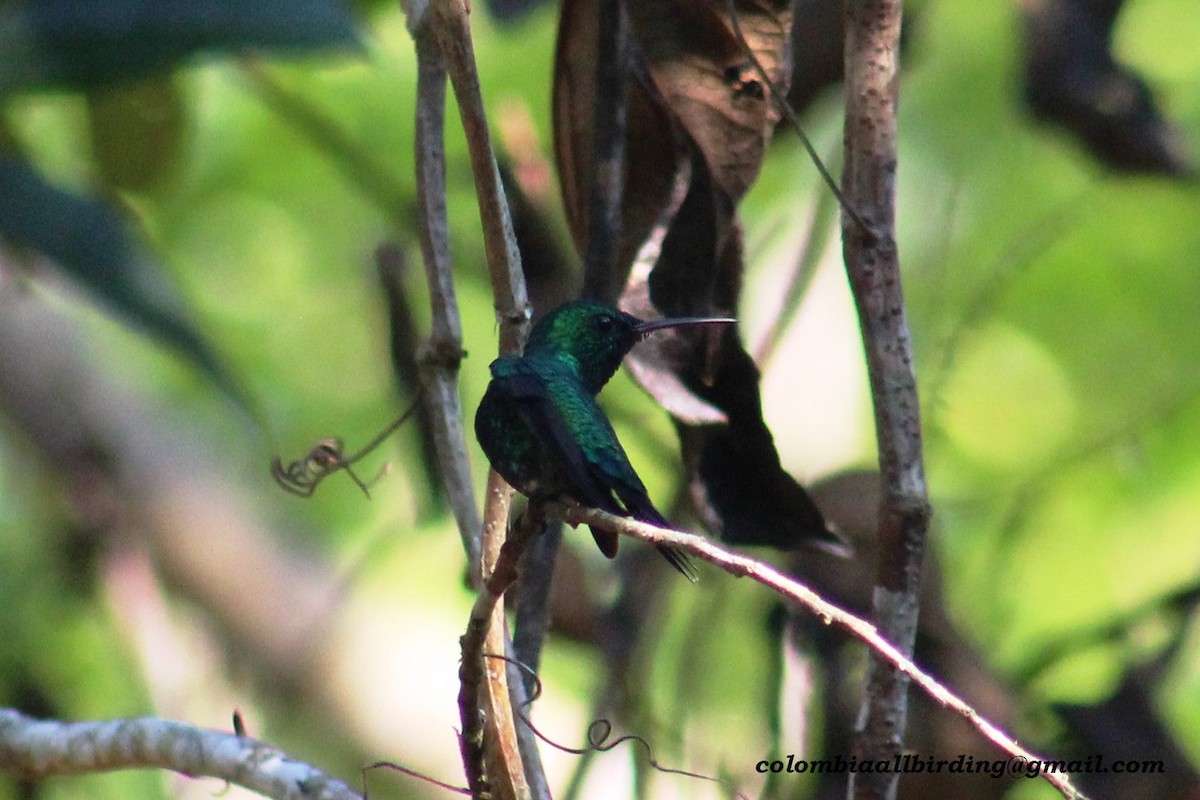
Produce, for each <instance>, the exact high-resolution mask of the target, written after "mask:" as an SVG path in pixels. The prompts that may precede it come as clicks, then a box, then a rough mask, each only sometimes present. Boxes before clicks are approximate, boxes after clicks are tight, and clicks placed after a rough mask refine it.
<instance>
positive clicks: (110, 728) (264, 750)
mask: <svg viewBox="0 0 1200 800" xmlns="http://www.w3.org/2000/svg"><path fill="white" fill-rule="evenodd" d="M148 767H161V768H164V769H170V770H173V771H175V772H179V773H181V774H183V775H187V776H188V777H211V778H220V779H221V780H224V781H228V782H229V783H235V784H237V785H239V786H244V787H246V788H247V789H250V790H252V791H255V792H258V793H259V794H262V795H266V796H267V797H273V798H276V799H277V800H361V798H362V796H361V795H360V794H359V793H358V792H356V791H354V790H353V789H351V788H350V787H349V786H347V785H346V784H345V783H342V782H341V781H339V780H336V779H334V778H331V777H329V776H328V775H326V774H325V773H323V772H321V771H320V770H319V769H317V768H316V767H313V766H310V765H308V764H305V763H303V762H301V761H297V760H295V759H293V758H291V757H290V756H288V755H287V754H286V753H283V752H281V751H279V750H276V749H275V748H273V747H268V746H267V745H265V744H263V743H262V742H258V741H255V740H254V739H249V738H246V737H244V736H238V735H236V734H233V733H224V732H222V731H214V730H205V729H203V728H197V727H195V726H193V725H188V724H186V723H182V722H167V721H165V720H161V719H155V718H153V717H144V718H141V719H118V720H111V721H106V722H74V723H71V722H56V721H48V720H38V719H33V718H32V717H27V716H25V715H24V714H22V713H20V712H18V711H13V710H8V709H4V710H0V770H6V771H8V772H12V773H15V774H17V775H20V776H21V777H23V778H28V779H37V778H45V777H48V776H52V775H77V774H80V773H89V772H103V771H107V770H116V769H145V768H148Z"/></svg>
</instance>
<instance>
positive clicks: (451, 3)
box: [430, 0, 529, 353]
mask: <svg viewBox="0 0 1200 800" xmlns="http://www.w3.org/2000/svg"><path fill="white" fill-rule="evenodd" d="M430 12H431V13H432V14H433V15H434V17H435V18H436V24H435V25H434V32H435V34H436V35H437V40H438V44H439V45H440V46H441V50H442V57H443V59H445V64H446V67H447V70H448V71H449V74H450V82H451V83H452V84H453V85H454V95H455V98H456V99H457V100H458V110H459V115H460V117H461V119H462V126H463V131H464V133H466V136H467V150H468V151H469V154H470V158H471V171H472V173H473V174H474V175H475V192H476V194H477V195H478V197H479V215H480V218H481V221H482V222H483V243H484V247H485V249H486V252H487V261H488V272H489V275H490V276H491V281H492V294H493V296H494V298H495V303H496V313H497V315H498V317H499V320H500V352H501V353H519V352H520V350H521V347H522V346H523V345H524V343H525V335H526V334H527V333H528V327H529V300H528V296H527V294H526V291H525V276H524V275H523V274H522V272H521V254H520V253H519V252H518V250H517V239H516V236H515V235H514V234H513V226H512V219H511V217H510V216H509V213H508V202H507V201H506V200H505V197H504V187H503V185H502V184H501V182H500V169H499V168H498V167H497V165H496V157H495V154H494V153H493V151H492V137H491V133H490V132H489V131H488V124H487V115H486V114H485V113H484V110H483V95H482V94H481V93H480V90H479V74H478V73H477V72H476V70H475V48H474V45H473V44H472V40H471V26H470V21H469V19H468V18H467V10H466V8H464V6H463V2H462V0H437V2H436V3H435V4H434V5H433V6H432V8H430Z"/></svg>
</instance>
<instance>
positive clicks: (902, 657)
mask: <svg viewBox="0 0 1200 800" xmlns="http://www.w3.org/2000/svg"><path fill="white" fill-rule="evenodd" d="M545 510H546V513H547V514H548V515H550V516H553V517H557V518H559V519H561V520H563V521H564V522H566V523H567V524H568V525H572V526H575V525H580V524H586V525H595V526H596V527H598V528H603V529H604V530H608V531H613V532H615V533H619V534H624V535H626V536H632V537H633V538H635V539H641V540H642V541H643V542H649V543H650V544H654V545H669V546H671V547H673V548H676V549H678V550H680V551H681V552H685V553H687V554H689V555H693V556H695V557H697V558H700V559H703V560H705V561H707V562H709V563H710V564H715V565H716V566H718V567H720V568H721V569H723V570H724V571H726V572H728V573H729V574H730V575H733V576H734V577H736V578H743V577H745V578H750V579H751V580H753V581H755V582H757V583H761V584H762V585H763V586H766V587H768V588H770V589H774V590H775V591H776V592H778V593H779V594H781V595H783V596H784V597H786V598H788V599H789V600H792V601H795V602H797V603H799V604H800V605H802V606H804V607H805V608H807V609H808V610H809V611H811V612H813V613H814V614H816V615H817V616H818V617H820V619H821V621H822V622H824V623H825V624H827V625H837V626H839V627H841V628H844V629H845V630H846V631H848V632H849V633H850V634H852V635H853V636H854V637H855V638H857V639H859V640H860V641H862V642H864V643H865V644H866V645H867V646H868V647H869V648H870V649H871V653H872V654H873V655H874V656H875V657H876V658H878V659H879V660H881V661H882V662H884V663H886V664H887V665H888V666H889V667H891V668H892V669H894V670H895V671H897V672H899V673H901V674H903V675H905V676H906V677H907V678H910V679H911V680H912V682H913V683H915V684H917V686H919V687H920V688H921V689H923V690H924V691H925V692H926V693H927V694H928V695H929V696H930V697H932V698H933V699H934V700H936V701H938V702H939V703H941V704H942V705H943V706H945V707H946V708H949V709H950V710H952V711H955V712H957V713H958V714H961V715H962V716H963V717H965V718H966V719H967V721H968V722H969V723H971V725H972V726H973V727H974V728H975V729H976V730H977V731H979V732H980V733H981V734H983V735H984V736H985V737H986V738H987V739H988V741H990V742H992V743H993V744H995V745H996V746H997V747H999V748H1000V749H1001V750H1003V751H1004V752H1006V753H1008V754H1009V755H1010V756H1011V757H1012V758H1013V759H1019V760H1021V761H1023V762H1024V763H1029V762H1034V761H1037V762H1041V761H1043V760H1044V759H1042V758H1041V757H1040V756H1038V755H1035V754H1034V753H1032V752H1030V751H1029V750H1026V749H1025V748H1023V747H1021V745H1019V744H1017V741H1016V740H1015V739H1013V738H1012V737H1011V736H1009V735H1008V734H1007V733H1005V732H1004V731H1003V730H1001V729H1000V728H999V726H997V725H995V724H994V723H992V722H991V721H989V720H987V719H986V718H984V717H983V716H981V715H980V713H979V712H978V711H976V710H975V709H974V708H972V707H971V705H970V704H969V703H967V701H966V700H963V699H962V698H961V697H959V696H958V695H957V694H955V693H954V692H953V691H952V690H951V689H950V688H948V687H946V686H944V685H943V684H941V683H940V682H938V680H937V679H936V678H934V677H933V676H932V675H930V674H928V673H927V672H924V671H923V670H922V669H921V668H920V667H918V666H917V665H916V664H915V663H913V661H912V658H911V657H910V656H908V655H907V654H905V653H904V652H902V651H901V650H900V649H899V648H898V647H896V646H895V645H894V644H892V643H891V642H890V641H888V639H887V638H885V637H884V636H883V634H882V633H881V632H880V630H879V629H878V628H876V627H875V626H874V625H872V624H871V623H870V622H868V621H867V620H865V619H862V618H861V617H856V616H855V615H854V614H851V613H850V612H849V611H846V610H845V609H843V608H841V607H839V606H836V605H834V604H833V603H831V602H829V601H828V600H826V599H825V598H823V597H821V595H819V594H817V593H816V592H814V591H813V590H812V589H810V588H809V587H807V586H805V585H804V584H802V583H800V582H799V581H797V580H795V579H794V578H790V577H788V576H787V575H784V574H783V573H782V572H780V571H779V570H777V569H775V568H774V567H772V566H770V565H769V564H765V563H763V562H761V561H756V560H754V559H752V558H749V557H748V556H743V555H739V554H738V553H734V552H732V551H729V550H726V549H725V548H723V547H721V546H719V545H716V544H714V543H713V542H711V541H710V540H708V539H705V538H704V537H702V536H697V535H695V534H691V533H683V532H681V531H675V530H671V529H669V528H658V527H655V526H654V525H650V524H647V523H645V522H638V521H637V520H634V519H630V518H628V517H618V516H615V515H613V514H609V513H608V512H605V511H600V510H597V509H594V508H584V507H582V506H577V505H569V504H566V503H562V502H552V503H546V505H545ZM888 760H889V761H890V760H891V759H890V758H889V759H888ZM1041 774H1042V777H1044V778H1045V779H1046V780H1047V781H1048V782H1049V783H1050V784H1051V785H1052V786H1054V788H1056V789H1058V791H1059V792H1061V793H1062V795H1063V796H1064V797H1066V798H1068V800H1087V798H1086V796H1085V795H1084V794H1083V793H1082V792H1080V791H1079V790H1078V789H1076V788H1075V786H1074V785H1073V784H1072V783H1071V780H1070V778H1068V777H1067V776H1066V775H1065V774H1060V773H1054V772H1049V771H1043V772H1042V773H1041Z"/></svg>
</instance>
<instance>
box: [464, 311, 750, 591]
mask: <svg viewBox="0 0 1200 800" xmlns="http://www.w3.org/2000/svg"><path fill="white" fill-rule="evenodd" d="M732 321H733V320H729V319H723V318H722V319H717V318H699V319H676V320H661V321H656V322H643V321H642V320H639V319H637V318H636V317H633V316H630V315H629V314H625V313H623V312H621V311H618V310H617V309H615V308H612V307H611V306H608V305H604V304H602V303H595V302H589V301H577V302H574V303H568V304H567V305H564V306H560V307H559V308H557V309H555V310H554V311H551V312H550V313H549V314H547V315H546V316H545V317H543V318H542V320H541V321H539V322H538V324H537V325H536V326H534V329H533V331H532V332H531V334H530V336H529V342H528V344H527V345H526V347H525V354H524V355H523V356H520V357H517V356H502V357H501V358H498V359H496V360H495V361H493V362H492V366H491V371H492V381H491V383H490V384H489V385H488V388H487V392H486V393H485V394H484V396H483V400H482V401H481V402H480V404H479V411H478V412H477V413H476V415H475V435H476V436H477V437H478V439H479V444H480V446H481V447H483V451H484V453H485V454H486V455H487V457H488V460H489V461H491V463H492V466H493V467H494V468H495V469H496V471H497V472H499V473H500V475H501V476H503V477H504V479H505V480H506V481H508V483H509V484H510V485H511V486H512V487H513V488H514V489H516V490H517V491H519V492H521V493H522V494H524V495H527V496H529V497H531V498H551V497H557V496H559V495H563V494H566V495H569V496H571V497H573V498H574V499H575V500H577V501H578V502H580V503H583V504H584V505H587V506H591V507H593V508H599V509H602V510H604V511H608V512H610V513H614V514H621V515H626V516H632V517H634V518H635V519H638V520H641V521H643V522H649V523H652V524H655V525H660V526H664V527H669V523H668V522H667V520H666V518H665V517H664V516H663V515H662V514H661V513H659V511H658V509H656V508H655V507H654V504H653V503H652V502H651V501H650V497H649V495H648V494H647V492H646V487H645V485H643V484H642V480H641V478H639V477H638V474H637V472H636V471H634V469H633V466H632V465H631V464H630V463H629V457H628V456H627V455H626V454H625V450H624V448H623V447H621V443H620V442H619V441H618V440H617V434H616V432H615V431H614V430H613V427H612V424H611V423H609V421H608V417H607V416H606V415H605V414H604V411H603V410H602V409H601V408H600V405H599V403H597V402H596V395H597V394H598V393H599V391H600V390H601V389H602V388H603V387H604V384H606V383H608V381H609V379H610V378H611V377H612V376H613V375H614V374H615V373H616V371H617V369H618V368H619V367H620V366H621V361H622V359H624V358H625V355H626V354H627V353H628V352H629V351H630V349H631V348H632V347H633V345H634V344H636V343H637V342H638V341H639V340H641V339H642V338H644V337H645V336H646V335H647V334H649V333H650V332H652V331H655V330H659V329H660V328H666V327H673V326H677V325H696V324H712V323H728V322H732ZM592 536H593V537H594V538H595V539H596V544H597V545H599V547H600V550H601V552H603V553H604V554H605V555H606V556H608V557H609V558H612V557H613V556H615V555H616V553H617V536H616V534H614V533H611V532H609V531H602V530H598V529H596V528H593V529H592ZM659 549H660V550H661V551H662V552H663V555H664V556H666V558H667V560H668V561H670V562H671V564H672V565H674V566H675V567H676V568H677V569H679V570H680V571H681V572H683V573H684V574H685V575H688V576H689V577H691V575H692V573H691V568H690V566H689V564H688V562H687V560H686V557H684V556H683V554H681V553H678V552H676V551H674V550H671V549H670V548H659Z"/></svg>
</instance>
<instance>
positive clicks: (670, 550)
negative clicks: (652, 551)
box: [658, 544, 700, 583]
mask: <svg viewBox="0 0 1200 800" xmlns="http://www.w3.org/2000/svg"><path fill="white" fill-rule="evenodd" d="M658 552H660V553H662V554H663V558H665V559H666V560H667V561H668V562H670V564H671V566H672V567H674V568H675V569H677V570H679V572H680V574H681V575H683V577H685V578H687V579H688V580H689V581H691V582H692V583H695V582H696V581H698V580H700V573H699V572H697V571H696V565H695V564H694V563H693V562H692V559H691V558H689V557H688V554H687V553H685V552H683V551H682V550H676V549H675V548H674V547H667V546H666V545H665V544H660V545H659V546H658Z"/></svg>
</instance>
